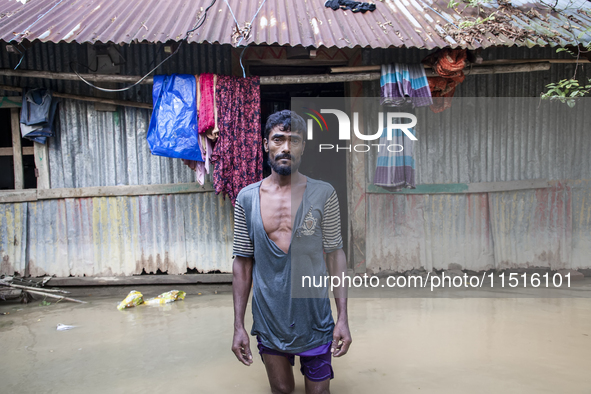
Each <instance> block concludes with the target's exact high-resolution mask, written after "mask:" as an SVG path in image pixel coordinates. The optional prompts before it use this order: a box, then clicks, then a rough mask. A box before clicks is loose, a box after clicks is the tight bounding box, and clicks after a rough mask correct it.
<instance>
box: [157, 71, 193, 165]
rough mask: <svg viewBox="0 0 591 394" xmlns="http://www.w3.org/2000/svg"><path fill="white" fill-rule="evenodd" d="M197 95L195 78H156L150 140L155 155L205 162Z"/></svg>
mask: <svg viewBox="0 0 591 394" xmlns="http://www.w3.org/2000/svg"><path fill="white" fill-rule="evenodd" d="M196 92H197V84H196V81H195V76H194V75H183V74H173V75H156V76H155V77H154V87H153V89H152V99H153V101H154V110H153V111H152V117H151V119H150V126H149V128H148V136H147V139H148V144H149V145H150V150H151V151H152V154H153V155H158V156H166V157H174V158H178V159H187V160H195V161H203V159H202V158H201V149H200V148H199V139H198V137H197V123H198V119H197V98H196V96H197V94H196Z"/></svg>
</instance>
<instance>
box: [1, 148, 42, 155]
mask: <svg viewBox="0 0 591 394" xmlns="http://www.w3.org/2000/svg"><path fill="white" fill-rule="evenodd" d="M32 154H34V153H33V147H32V146H23V156H29V155H32ZM12 155H13V149H12V148H0V156H12Z"/></svg>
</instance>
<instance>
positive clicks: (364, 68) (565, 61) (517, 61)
mask: <svg viewBox="0 0 591 394" xmlns="http://www.w3.org/2000/svg"><path fill="white" fill-rule="evenodd" d="M578 62H579V63H589V60H587V59H585V58H581V59H579V60H578ZM531 63H551V64H573V63H577V59H497V60H485V61H483V62H482V63H472V64H468V65H467V66H466V68H464V70H468V69H470V67H472V69H474V68H476V67H484V66H503V65H513V64H531ZM423 66H424V67H425V68H431V66H428V65H423ZM380 70H381V66H380V65H377V66H359V67H332V68H331V69H330V72H331V73H358V72H372V71H380Z"/></svg>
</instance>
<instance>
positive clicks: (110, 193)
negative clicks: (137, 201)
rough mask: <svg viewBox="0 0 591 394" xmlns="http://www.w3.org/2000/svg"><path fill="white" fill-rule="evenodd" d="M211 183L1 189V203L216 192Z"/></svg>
mask: <svg viewBox="0 0 591 394" xmlns="http://www.w3.org/2000/svg"><path fill="white" fill-rule="evenodd" d="M214 191H215V189H214V187H213V185H212V184H211V183H206V184H205V185H203V186H202V185H200V184H198V183H169V184H162V185H120V186H98V187H81V188H63V189H37V190H33V189H29V190H22V191H14V190H10V191H0V203H9V202H23V201H38V200H55V199H61V198H89V197H121V196H152V195H158V194H183V193H207V192H214Z"/></svg>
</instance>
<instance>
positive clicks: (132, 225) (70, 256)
mask: <svg viewBox="0 0 591 394" xmlns="http://www.w3.org/2000/svg"><path fill="white" fill-rule="evenodd" d="M28 204H29V206H30V207H29V213H30V218H29V221H30V227H29V232H28V236H27V237H26V239H27V245H28V248H29V264H30V271H31V275H33V276H41V275H57V276H69V275H74V276H83V275H86V276H111V275H138V274H141V273H142V272H143V271H145V272H146V273H156V272H157V270H160V271H161V272H165V273H168V274H184V273H186V272H187V270H188V269H197V270H198V271H199V272H211V271H221V272H231V270H232V237H233V235H232V234H233V209H232V204H231V203H230V201H228V200H226V201H224V200H223V199H222V197H221V196H216V195H215V194H214V193H193V194H175V195H156V196H139V197H96V198H76V199H63V200H49V201H38V202H31V203H28ZM4 205H6V206H12V205H16V204H3V205H2V207H3V206H4ZM21 205H23V206H24V207H25V208H24V209H26V205H27V204H26V203H24V204H21ZM21 209H22V208H21ZM0 213H1V212H0ZM21 216H22V215H21ZM3 217H6V218H11V216H10V215H9V214H5V215H4V216H3ZM5 220H8V219H5ZM11 220H12V219H11ZM11 223H12V221H11ZM3 228H10V226H9V225H7V224H4V223H3ZM25 230H26V229H25ZM3 234H4V232H3ZM9 236H10V237H13V236H12V234H9ZM5 238H6V240H5ZM23 239H25V237H24V235H23ZM10 240H12V238H10V239H9V237H8V236H7V237H4V236H3V237H2V250H4V249H5V248H6V246H4V245H5V244H6V245H8V244H9V243H10V242H9V241H10ZM23 249H24V248H23ZM18 253H22V252H18ZM18 253H17V252H15V251H14V250H12V249H10V250H8V251H7V253H4V252H3V255H7V256H12V255H15V257H14V261H18V262H21V265H19V266H15V267H14V270H15V271H18V272H20V273H23V272H22V269H23V268H22V267H21V266H22V262H23V261H24V258H23V257H22V256H21V255H19V254H18ZM10 259H12V257H10ZM8 261H13V260H8ZM2 272H3V273H4V272H10V271H8V270H7V269H5V268H4V266H3V267H2Z"/></svg>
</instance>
